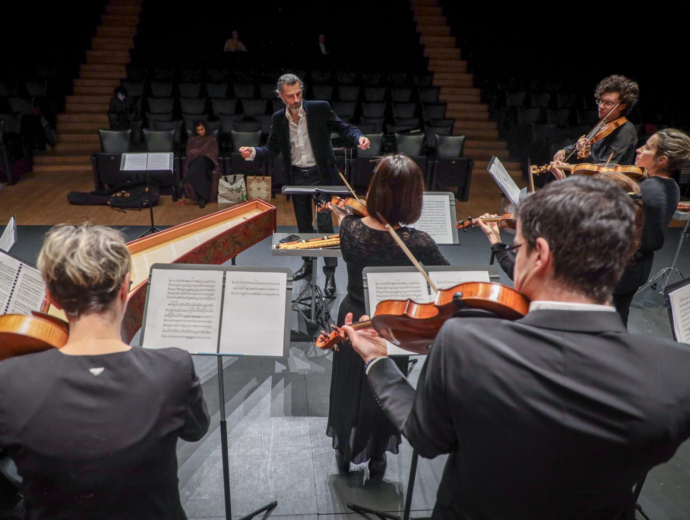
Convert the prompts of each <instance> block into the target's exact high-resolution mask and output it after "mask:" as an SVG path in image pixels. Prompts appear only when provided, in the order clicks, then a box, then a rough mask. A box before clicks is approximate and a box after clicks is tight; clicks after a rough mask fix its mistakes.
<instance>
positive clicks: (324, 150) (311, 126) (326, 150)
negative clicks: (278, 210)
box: [256, 100, 362, 184]
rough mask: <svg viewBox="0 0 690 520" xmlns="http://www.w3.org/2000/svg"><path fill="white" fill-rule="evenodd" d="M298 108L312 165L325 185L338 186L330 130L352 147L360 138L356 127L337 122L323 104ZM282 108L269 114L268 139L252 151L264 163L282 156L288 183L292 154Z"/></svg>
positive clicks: (334, 116)
mask: <svg viewBox="0 0 690 520" xmlns="http://www.w3.org/2000/svg"><path fill="white" fill-rule="evenodd" d="M302 107H303V108H304V111H305V112H306V114H307V128H308V131H309V141H310V142H311V147H312V150H313V152H314V159H316V166H317V167H318V168H319V173H320V174H321V177H322V179H323V182H324V183H326V184H338V183H339V177H338V170H337V169H336V167H335V155H334V154H333V147H332V146H331V130H335V131H336V132H338V133H339V134H340V136H341V137H344V138H345V139H349V140H350V141H352V143H353V144H354V145H355V146H356V145H357V144H359V138H360V137H361V136H362V132H360V131H359V130H358V129H357V128H356V127H354V126H352V125H349V124H347V123H345V122H343V121H341V120H340V119H339V118H338V116H337V115H335V112H333V110H332V109H331V106H330V105H329V104H328V102H327V101H306V100H303V101H302ZM289 124H290V123H289V122H288V119H287V117H286V116H285V109H282V110H279V111H278V112H276V113H275V114H273V119H272V121H271V135H269V136H268V142H267V143H266V146H259V147H257V148H256V160H258V161H267V160H269V159H273V158H274V157H276V156H277V155H278V154H282V155H283V165H284V168H285V174H286V176H287V179H288V182H290V174H291V171H292V151H291V147H290V128H289V126H288V125H289Z"/></svg>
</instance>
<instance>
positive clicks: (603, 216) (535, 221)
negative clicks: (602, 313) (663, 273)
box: [518, 175, 635, 304]
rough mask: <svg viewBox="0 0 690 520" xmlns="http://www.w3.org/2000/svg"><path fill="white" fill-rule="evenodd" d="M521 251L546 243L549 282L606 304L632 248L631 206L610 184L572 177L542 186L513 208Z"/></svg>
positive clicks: (631, 202) (633, 224)
mask: <svg viewBox="0 0 690 520" xmlns="http://www.w3.org/2000/svg"><path fill="white" fill-rule="evenodd" d="M518 219H519V221H520V225H521V231H522V236H523V237H524V239H525V247H526V250H525V251H524V253H529V252H531V251H532V250H533V249H534V247H535V246H536V243H537V239H538V238H543V239H544V240H546V242H548V244H549V248H550V250H551V254H552V255H553V269H554V272H553V274H554V279H555V280H556V281H557V282H558V283H560V284H561V285H562V287H563V288H564V289H566V290H568V291H571V292H573V293H577V294H581V295H584V296H586V297H587V298H590V299H591V300H593V301H595V302H597V303H601V304H604V303H607V302H608V301H609V300H610V299H611V295H612V293H613V289H614V287H615V286H616V284H617V283H618V280H619V279H620V277H621V275H622V274H623V269H625V266H626V265H627V263H628V259H629V258H630V255H631V254H632V253H633V251H634V248H635V204H634V202H633V200H632V198H631V197H630V196H628V195H627V193H626V192H625V191H623V190H621V189H620V188H619V187H618V186H617V185H615V184H613V183H612V182H606V181H603V180H600V179H596V178H594V177H587V176H584V175H573V176H572V177H569V178H568V179H566V180H564V181H560V182H552V183H549V184H547V185H546V187H544V188H543V189H541V190H539V191H538V192H536V193H535V194H533V195H530V196H529V197H528V198H527V199H526V200H524V201H521V202H520V204H519V206H518Z"/></svg>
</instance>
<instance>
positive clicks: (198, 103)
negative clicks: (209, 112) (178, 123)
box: [180, 98, 206, 114]
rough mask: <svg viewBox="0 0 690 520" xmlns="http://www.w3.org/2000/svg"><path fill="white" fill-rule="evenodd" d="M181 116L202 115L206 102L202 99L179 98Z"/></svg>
mask: <svg viewBox="0 0 690 520" xmlns="http://www.w3.org/2000/svg"><path fill="white" fill-rule="evenodd" d="M180 108H181V109H182V113H183V114H203V113H204V112H206V100H205V99H203V98H201V99H200V98H180Z"/></svg>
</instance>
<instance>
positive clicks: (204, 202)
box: [199, 197, 206, 209]
mask: <svg viewBox="0 0 690 520" xmlns="http://www.w3.org/2000/svg"><path fill="white" fill-rule="evenodd" d="M199 207H200V208H201V209H204V208H205V207H206V199H204V198H203V197H199Z"/></svg>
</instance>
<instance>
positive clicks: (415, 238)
mask: <svg viewBox="0 0 690 520" xmlns="http://www.w3.org/2000/svg"><path fill="white" fill-rule="evenodd" d="M397 233H398V236H399V237H400V238H401V239H402V241H403V242H404V243H405V245H406V246H407V247H408V248H409V249H410V251H412V254H414V256H415V258H417V260H419V262H421V263H422V264H423V265H448V261H447V260H446V259H445V258H444V257H443V255H442V254H441V252H440V251H439V249H438V246H437V245H436V242H434V240H433V239H432V238H431V237H430V236H429V235H427V234H426V233H424V232H423V231H418V230H416V229H411V228H408V227H402V228H400V229H398V230H397ZM340 249H341V250H342V252H343V260H345V262H346V263H347V277H348V283H347V296H346V297H345V299H344V300H343V302H342V303H341V304H340V310H339V312H338V325H339V326H340V325H342V324H343V323H344V322H345V316H346V315H347V313H349V312H352V313H353V319H354V321H358V320H359V318H360V317H361V316H362V315H363V314H364V313H365V308H364V283H363V279H362V271H364V268H365V267H375V266H408V265H412V263H411V262H410V260H409V259H408V258H407V256H405V253H403V251H402V250H401V249H400V247H399V246H398V245H397V244H396V243H395V241H394V240H393V238H392V237H391V236H390V235H389V234H388V232H387V231H378V230H375V229H371V228H370V227H367V226H366V225H365V224H363V223H362V220H361V219H360V218H357V217H353V216H348V217H345V218H344V219H343V221H342V222H341V223H340ZM407 360H408V357H407V356H396V358H395V362H396V364H397V365H398V367H399V368H400V370H401V371H402V372H403V373H404V374H407ZM326 434H327V435H328V436H329V437H332V438H333V448H335V449H336V450H339V451H341V452H343V454H344V456H345V457H346V458H349V459H350V460H352V462H353V463H355V464H360V463H362V462H365V461H367V460H369V459H370V458H372V456H373V457H380V456H381V455H382V454H383V453H384V452H385V451H390V452H392V453H398V445H399V444H400V442H401V438H400V432H398V431H397V430H396V429H395V427H394V426H393V424H392V423H391V422H390V421H389V420H388V418H387V417H386V416H385V414H384V413H383V411H382V410H381V407H380V406H379V405H378V404H377V403H376V401H375V400H374V396H373V394H372V393H371V390H370V389H369V385H368V384H367V379H366V377H365V374H364V362H363V361H362V358H361V357H360V356H359V355H358V354H357V353H356V352H355V351H354V350H353V349H352V348H351V347H349V346H347V347H343V348H341V349H340V350H339V351H338V352H334V353H333V374H332V376H331V391H330V406H329V411H328V427H327V430H326Z"/></svg>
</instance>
